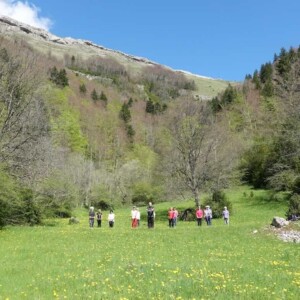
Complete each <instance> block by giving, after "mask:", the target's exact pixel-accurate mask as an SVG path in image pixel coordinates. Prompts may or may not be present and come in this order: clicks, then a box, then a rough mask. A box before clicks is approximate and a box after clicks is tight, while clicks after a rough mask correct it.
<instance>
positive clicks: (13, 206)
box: [0, 166, 21, 227]
mask: <svg viewBox="0 0 300 300" xmlns="http://www.w3.org/2000/svg"><path fill="white" fill-rule="evenodd" d="M18 192H19V190H18V187H17V185H16V182H15V181H14V180H13V178H12V177H10V176H9V175H8V174H7V172H6V171H5V169H4V168H3V166H0V227H2V226H5V225H7V224H10V223H12V222H13V221H14V220H15V221H17V217H15V216H14V214H15V213H16V211H18V210H19V209H20V207H21V202H20V200H19V197H20V195H19V194H18ZM13 223H14V222H13Z"/></svg>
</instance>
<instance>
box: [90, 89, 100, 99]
mask: <svg viewBox="0 0 300 300" xmlns="http://www.w3.org/2000/svg"><path fill="white" fill-rule="evenodd" d="M91 98H92V100H94V101H97V100H98V99H99V96H98V93H97V92H96V90H95V89H93V90H92V93H91Z"/></svg>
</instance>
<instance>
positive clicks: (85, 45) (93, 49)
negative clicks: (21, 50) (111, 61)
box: [0, 16, 158, 65]
mask: <svg viewBox="0 0 300 300" xmlns="http://www.w3.org/2000/svg"><path fill="white" fill-rule="evenodd" d="M0 34H1V35H6V36H11V37H14V36H15V37H23V38H26V40H27V41H28V42H29V43H30V40H31V39H33V40H34V41H35V43H36V42H37V41H39V42H40V43H47V44H48V46H51V45H52V46H57V45H59V46H61V47H60V48H61V50H62V51H63V49H64V48H65V50H66V51H67V49H70V48H73V49H76V48H78V49H81V51H84V50H85V52H87V53H91V54H98V55H101V56H109V55H114V56H120V57H123V59H127V60H131V61H133V62H139V63H142V64H148V65H149V64H153V65H158V64H157V63H154V62H152V61H150V60H148V59H146V58H142V57H137V56H132V55H128V54H125V53H123V52H121V51H116V50H112V49H108V48H105V47H103V46H100V45H97V44H95V43H93V42H91V41H87V40H80V39H73V38H70V37H67V38H61V37H58V36H56V35H54V34H52V33H50V32H48V31H46V30H44V29H40V28H35V27H32V26H29V25H26V24H23V23H20V22H18V21H16V20H13V19H11V18H8V17H4V16H0ZM28 37H30V38H29V39H28ZM63 46H65V47H63Z"/></svg>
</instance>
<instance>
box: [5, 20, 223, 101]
mask: <svg viewBox="0 0 300 300" xmlns="http://www.w3.org/2000/svg"><path fill="white" fill-rule="evenodd" d="M0 35H1V36H5V37H10V38H13V39H18V40H19V39H23V40H25V41H26V42H27V43H29V44H30V45H32V47H34V48H35V49H37V50H38V51H40V52H41V53H44V54H47V55H50V54H51V56H53V57H56V58H57V59H59V60H61V59H63V58H64V57H65V56H66V55H74V56H75V57H76V56H80V57H81V58H82V59H89V58H91V57H95V56H98V57H102V58H107V59H113V60H115V61H117V62H118V63H119V64H121V65H122V66H123V67H124V68H125V70H126V72H128V73H129V74H130V75H131V76H140V75H141V73H142V72H143V68H145V67H149V66H152V67H157V66H160V67H163V68H165V69H167V70H169V71H172V72H177V73H180V74H183V75H184V76H185V77H187V79H189V80H193V81H194V82H195V84H196V90H195V91H194V96H195V97H197V98H200V99H209V98H211V97H213V96H215V95H217V94H218V93H219V92H220V91H222V90H224V89H225V88H226V86H227V85H228V82H227V81H225V80H217V79H213V78H207V77H203V76H199V75H194V74H191V73H188V72H182V71H175V70H172V69H170V68H168V67H167V66H161V65H160V64H158V63H156V62H153V61H150V60H148V59H147V58H142V57H137V56H132V55H129V54H125V53H122V52H120V51H116V50H112V49H107V48H105V47H103V46H100V45H96V44H95V43H93V42H90V41H86V40H76V39H73V38H61V37H58V36H55V35H53V34H51V33H49V32H47V31H45V30H42V29H39V28H34V27H31V26H29V25H26V24H22V23H20V22H17V21H15V20H13V19H10V18H8V17H0Z"/></svg>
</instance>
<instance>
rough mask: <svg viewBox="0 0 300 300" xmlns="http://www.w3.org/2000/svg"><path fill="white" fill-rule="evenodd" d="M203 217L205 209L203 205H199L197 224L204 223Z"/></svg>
mask: <svg viewBox="0 0 300 300" xmlns="http://www.w3.org/2000/svg"><path fill="white" fill-rule="evenodd" d="M202 218H203V210H202V209H201V206H200V205H199V206H198V208H197V209H196V219H197V225H198V226H201V225H202Z"/></svg>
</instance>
